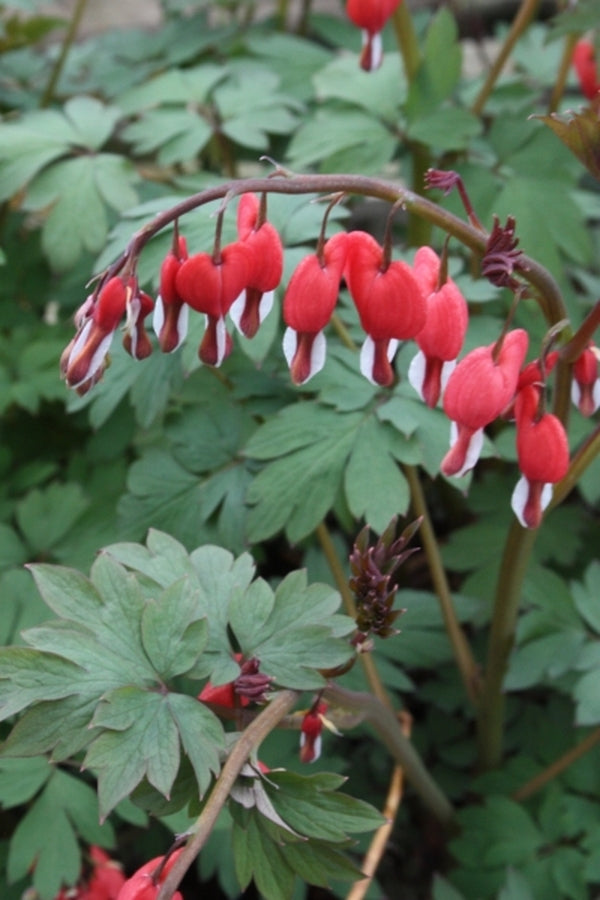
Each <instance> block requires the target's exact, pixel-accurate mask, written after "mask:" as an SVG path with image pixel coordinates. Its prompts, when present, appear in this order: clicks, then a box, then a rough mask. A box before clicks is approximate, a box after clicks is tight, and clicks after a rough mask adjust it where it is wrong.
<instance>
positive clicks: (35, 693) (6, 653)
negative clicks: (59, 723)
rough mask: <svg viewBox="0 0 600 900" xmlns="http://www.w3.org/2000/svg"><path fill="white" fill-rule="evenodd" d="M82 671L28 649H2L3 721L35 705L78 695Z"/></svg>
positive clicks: (0, 706)
mask: <svg viewBox="0 0 600 900" xmlns="http://www.w3.org/2000/svg"><path fill="white" fill-rule="evenodd" d="M81 674H82V669H81V668H80V667H79V666H77V665H75V664H73V663H70V662H68V661H67V660H65V659H62V658H61V657H60V656H54V655H51V654H49V653H38V652H37V651H36V650H32V649H30V648H29V647H27V648H25V647H0V679H6V681H7V683H6V684H4V685H3V688H2V696H1V697H0V717H1V718H2V719H8V718H9V717H10V716H13V715H15V713H18V712H20V711H21V710H22V709H25V708H26V707H27V706H29V705H30V704H32V703H37V702H38V701H40V700H53V699H60V698H63V697H69V696H70V695H72V694H75V693H77V687H76V684H77V681H78V679H79V677H80V676H81Z"/></svg>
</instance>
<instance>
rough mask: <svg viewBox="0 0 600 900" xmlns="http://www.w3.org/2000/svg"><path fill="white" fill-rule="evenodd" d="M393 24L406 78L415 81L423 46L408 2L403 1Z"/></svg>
mask: <svg viewBox="0 0 600 900" xmlns="http://www.w3.org/2000/svg"><path fill="white" fill-rule="evenodd" d="M392 25H393V26H394V31H395V33H396V40H397V42H398V47H399V48H400V53H401V55H402V60H403V62H404V72H405V74H406V80H407V82H408V83H409V84H410V83H411V82H412V81H414V78H415V75H416V74H417V70H418V68H419V66H420V65H421V48H420V47H419V41H418V39H417V33H416V31H415V26H414V23H413V20H412V16H411V14H410V9H409V8H408V4H407V3H404V2H403V3H401V4H400V6H399V7H398V8H397V9H396V11H395V12H394V15H393V16H392Z"/></svg>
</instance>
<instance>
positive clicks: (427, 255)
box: [408, 247, 469, 407]
mask: <svg viewBox="0 0 600 900" xmlns="http://www.w3.org/2000/svg"><path fill="white" fill-rule="evenodd" d="M440 268H441V260H440V258H439V256H438V255H437V253H436V252H435V250H432V249H431V247H420V248H419V250H417V253H416V255H415V261H414V265H413V274H414V276H415V278H416V279H417V282H418V284H419V287H420V288H421V291H422V293H423V296H424V297H425V303H426V307H427V318H426V320H425V324H424V326H423V328H422V329H421V330H420V331H419V332H418V334H417V335H416V337H415V340H416V342H417V344H418V346H419V352H418V353H417V355H416V356H415V357H414V358H413V360H412V362H411V364H410V367H409V370H408V380H409V381H410V383H411V384H412V386H413V387H414V389H415V390H416V392H417V393H418V394H419V396H420V397H421V399H423V400H424V401H425V403H426V404H427V405H428V406H430V407H434V406H435V405H436V404H437V402H438V400H439V398H440V394H441V393H442V391H443V390H444V388H445V386H446V384H447V382H448V378H449V377H450V374H451V372H452V371H453V370H454V368H455V366H456V358H457V356H458V354H459V353H460V351H461V349H462V345H463V341H464V339H465V334H466V331H467V325H468V323H469V311H468V307H467V301H466V300H465V298H464V297H463V295H462V294H461V292H460V291H459V289H458V288H457V286H456V284H455V283H454V282H453V281H452V279H451V278H447V279H446V281H445V282H444V284H442V285H440V284H439V278H440Z"/></svg>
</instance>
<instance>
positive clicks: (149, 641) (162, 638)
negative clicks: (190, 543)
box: [141, 579, 208, 681]
mask: <svg viewBox="0 0 600 900" xmlns="http://www.w3.org/2000/svg"><path fill="white" fill-rule="evenodd" d="M141 629H142V643H143V645H144V649H145V651H146V653H147V654H148V658H149V659H150V662H151V663H152V665H153V666H154V668H155V669H156V671H157V673H158V674H159V675H160V676H161V678H162V679H163V680H165V681H167V680H168V679H170V678H173V677H175V676H176V675H181V674H182V673H183V672H187V671H189V670H190V669H191V668H192V666H193V665H194V663H195V662H196V660H197V658H198V657H199V656H200V654H201V653H202V650H203V649H204V646H205V644H206V640H207V637H208V626H207V622H206V620H205V619H202V620H199V614H198V602H197V597H196V596H195V595H194V594H193V593H192V591H191V590H190V586H189V583H188V580H187V579H182V580H181V581H176V582H175V584H173V585H171V586H170V587H168V588H167V589H166V590H165V591H164V592H163V593H162V595H161V596H160V597H158V598H157V599H156V600H150V601H148V603H147V604H146V607H145V609H144V611H143V613H142V622H141Z"/></svg>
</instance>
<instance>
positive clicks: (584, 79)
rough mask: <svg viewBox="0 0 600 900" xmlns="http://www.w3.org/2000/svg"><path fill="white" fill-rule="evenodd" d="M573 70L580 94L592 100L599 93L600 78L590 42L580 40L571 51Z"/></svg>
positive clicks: (594, 52)
mask: <svg viewBox="0 0 600 900" xmlns="http://www.w3.org/2000/svg"><path fill="white" fill-rule="evenodd" d="M573 68H574V69H575V74H576V75H577V80H578V81H579V86H580V88H581V93H582V94H583V95H584V97H587V98H588V100H593V99H594V98H595V97H596V96H597V94H598V91H600V78H599V77H598V66H597V65H596V51H595V49H594V45H593V44H592V42H591V41H589V40H587V39H586V38H581V39H580V40H579V41H577V43H576V44H575V48H574V50H573Z"/></svg>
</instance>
